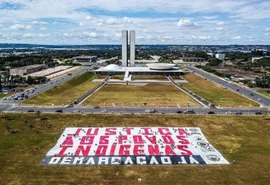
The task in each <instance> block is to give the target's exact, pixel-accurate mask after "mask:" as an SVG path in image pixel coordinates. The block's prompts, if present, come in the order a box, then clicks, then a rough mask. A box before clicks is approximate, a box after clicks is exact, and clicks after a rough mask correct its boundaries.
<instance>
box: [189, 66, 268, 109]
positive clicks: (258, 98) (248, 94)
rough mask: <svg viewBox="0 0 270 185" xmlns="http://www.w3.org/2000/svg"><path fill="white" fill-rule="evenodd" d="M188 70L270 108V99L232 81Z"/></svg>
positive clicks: (203, 72)
mask: <svg viewBox="0 0 270 185" xmlns="http://www.w3.org/2000/svg"><path fill="white" fill-rule="evenodd" d="M187 69H189V70H190V71H191V72H194V73H195V74H198V75H199V76H201V77H203V78H205V79H207V80H209V81H212V82H214V83H217V84H219V85H221V86H223V87H225V88H227V89H230V90H231V91H233V92H236V93H238V94H240V95H242V96H245V97H247V98H249V99H251V100H253V101H256V102H258V103H259V104H260V105H262V106H264V107H268V108H269V107H270V99H269V98H266V97H265V96H262V95H260V94H258V93H256V92H255V91H253V90H252V89H250V88H247V87H242V86H240V85H238V84H235V83H233V82H231V81H227V80H224V79H221V78H219V77H218V76H216V75H214V74H211V73H208V72H206V71H203V70H201V69H198V68H196V67H187Z"/></svg>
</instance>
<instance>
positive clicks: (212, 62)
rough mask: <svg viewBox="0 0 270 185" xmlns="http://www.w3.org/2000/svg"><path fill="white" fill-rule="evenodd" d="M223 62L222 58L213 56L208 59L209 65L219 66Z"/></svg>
mask: <svg viewBox="0 0 270 185" xmlns="http://www.w3.org/2000/svg"><path fill="white" fill-rule="evenodd" d="M221 63H222V60H219V59H217V58H211V59H209V60H208V64H207V65H209V66H219V65H220V64H221Z"/></svg>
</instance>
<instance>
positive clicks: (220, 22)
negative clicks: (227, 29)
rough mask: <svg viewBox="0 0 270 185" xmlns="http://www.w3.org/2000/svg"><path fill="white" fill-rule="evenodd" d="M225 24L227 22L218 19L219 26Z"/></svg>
mask: <svg viewBox="0 0 270 185" xmlns="http://www.w3.org/2000/svg"><path fill="white" fill-rule="evenodd" d="M224 24H225V23H224V22H223V21H218V22H217V25H218V26H223V25H224Z"/></svg>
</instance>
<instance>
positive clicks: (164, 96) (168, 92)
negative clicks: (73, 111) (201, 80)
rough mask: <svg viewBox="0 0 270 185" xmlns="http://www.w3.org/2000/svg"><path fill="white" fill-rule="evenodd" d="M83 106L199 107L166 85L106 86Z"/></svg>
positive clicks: (187, 97) (181, 93) (171, 86)
mask: <svg viewBox="0 0 270 185" xmlns="http://www.w3.org/2000/svg"><path fill="white" fill-rule="evenodd" d="M83 105H85V106H105V107H106V106H126V107H136V106H139V107H145V106H150V107H167V106H168V107H177V106H180V107H201V105H200V104H199V103H197V102H196V101H195V100H193V99H192V98H191V97H189V96H188V95H186V94H185V93H183V92H181V91H179V90H178V89H177V88H176V87H174V86H173V85H171V84H170V83H168V84H161V83H150V84H138V85H125V84H123V85H115V84H108V85H106V86H104V87H103V88H102V89H100V90H99V91H98V92H97V93H95V94H94V95H93V96H91V97H90V98H89V99H87V100H86V101H85V102H84V103H83Z"/></svg>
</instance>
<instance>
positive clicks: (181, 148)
mask: <svg viewBox="0 0 270 185" xmlns="http://www.w3.org/2000/svg"><path fill="white" fill-rule="evenodd" d="M177 148H178V149H179V150H182V151H183V152H181V155H192V152H191V151H190V150H188V149H187V148H188V146H187V145H177Z"/></svg>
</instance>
